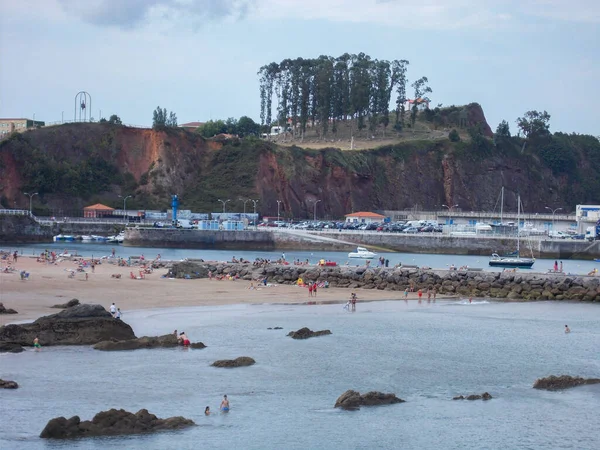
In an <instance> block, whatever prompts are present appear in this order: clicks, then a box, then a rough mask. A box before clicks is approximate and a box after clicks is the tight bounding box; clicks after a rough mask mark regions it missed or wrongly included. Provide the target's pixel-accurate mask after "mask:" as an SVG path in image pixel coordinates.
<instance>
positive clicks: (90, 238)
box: [81, 234, 94, 241]
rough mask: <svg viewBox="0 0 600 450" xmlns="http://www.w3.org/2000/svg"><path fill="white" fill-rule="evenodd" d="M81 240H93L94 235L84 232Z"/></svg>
mask: <svg viewBox="0 0 600 450" xmlns="http://www.w3.org/2000/svg"><path fill="white" fill-rule="evenodd" d="M81 240H82V241H93V240H94V238H93V236H90V235H88V234H84V235H82V236H81Z"/></svg>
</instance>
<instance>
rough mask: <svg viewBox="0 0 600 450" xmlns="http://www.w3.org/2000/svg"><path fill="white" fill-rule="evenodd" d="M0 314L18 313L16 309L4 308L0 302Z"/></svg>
mask: <svg viewBox="0 0 600 450" xmlns="http://www.w3.org/2000/svg"><path fill="white" fill-rule="evenodd" d="M0 314H19V313H18V312H17V311H15V310H14V309H11V308H5V307H4V304H2V303H0Z"/></svg>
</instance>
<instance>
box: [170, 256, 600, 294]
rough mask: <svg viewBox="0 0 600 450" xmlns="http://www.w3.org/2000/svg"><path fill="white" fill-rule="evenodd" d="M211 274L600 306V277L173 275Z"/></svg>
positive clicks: (277, 268)
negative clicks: (584, 302)
mask: <svg viewBox="0 0 600 450" xmlns="http://www.w3.org/2000/svg"><path fill="white" fill-rule="evenodd" d="M209 271H211V272H212V274H213V276H219V277H220V276H233V277H235V276H236V275H237V276H238V277H239V278H240V279H242V280H247V281H251V280H254V281H259V280H260V281H262V280H264V279H265V278H266V280H267V282H268V283H277V284H295V283H296V282H297V281H298V279H299V278H301V279H302V280H303V281H304V282H309V281H328V282H329V285H330V286H332V287H343V288H349V289H356V288H362V289H380V290H390V291H404V289H406V288H407V287H408V288H410V287H412V288H413V290H414V291H415V292H416V291H418V290H419V289H422V290H423V292H424V293H425V292H426V290H427V289H435V290H436V291H437V293H438V294H441V295H460V296H463V297H471V296H472V297H487V298H498V299H514V300H583V301H591V302H600V277H593V276H579V275H578V276H571V275H565V274H554V273H551V274H550V273H549V274H544V273H532V272H530V273H525V272H520V271H516V272H513V271H505V272H484V271H482V270H434V269H419V268H413V267H403V268H402V267H401V268H366V267H346V266H341V267H315V266H293V265H276V264H270V265H266V266H254V265H252V264H249V263H247V264H236V263H211V262H204V263H192V262H181V263H174V264H173V266H172V268H171V269H170V271H169V276H174V277H176V278H207V277H208V272H209ZM424 297H425V298H426V294H425V295H424Z"/></svg>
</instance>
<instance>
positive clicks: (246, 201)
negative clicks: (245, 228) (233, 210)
mask: <svg viewBox="0 0 600 450" xmlns="http://www.w3.org/2000/svg"><path fill="white" fill-rule="evenodd" d="M240 200H241V201H242V202H243V203H244V217H246V203H248V202H249V201H250V199H247V200H244V199H241V198H240Z"/></svg>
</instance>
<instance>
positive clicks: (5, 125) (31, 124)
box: [0, 118, 46, 138]
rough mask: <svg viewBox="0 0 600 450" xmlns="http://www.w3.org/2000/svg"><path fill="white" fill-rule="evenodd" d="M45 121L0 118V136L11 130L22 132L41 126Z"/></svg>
mask: <svg viewBox="0 0 600 450" xmlns="http://www.w3.org/2000/svg"><path fill="white" fill-rule="evenodd" d="M44 125H46V122H42V121H41V120H31V119H10V118H8V119H2V118H0V138H1V137H4V136H6V135H7V134H10V133H12V132H13V131H17V132H22V131H25V130H30V129H31V128H37V127H43V126H44Z"/></svg>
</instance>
